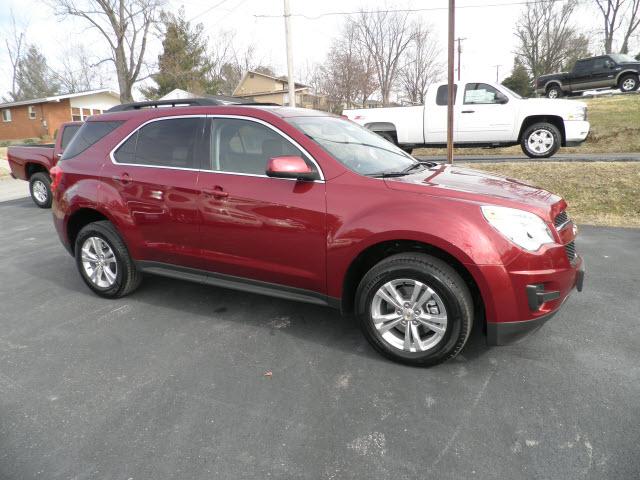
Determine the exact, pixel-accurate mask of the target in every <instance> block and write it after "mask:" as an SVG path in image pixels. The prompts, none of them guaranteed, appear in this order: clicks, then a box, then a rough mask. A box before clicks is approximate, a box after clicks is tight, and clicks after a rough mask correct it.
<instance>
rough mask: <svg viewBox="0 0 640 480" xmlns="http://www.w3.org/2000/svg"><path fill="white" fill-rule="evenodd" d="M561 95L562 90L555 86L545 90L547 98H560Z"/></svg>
mask: <svg viewBox="0 0 640 480" xmlns="http://www.w3.org/2000/svg"><path fill="white" fill-rule="evenodd" d="M563 95H564V94H563V92H562V89H561V88H560V87H559V86H557V85H552V86H550V87H549V88H547V98H551V99H555V98H561V97H562V96H563Z"/></svg>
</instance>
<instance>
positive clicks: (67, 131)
mask: <svg viewBox="0 0 640 480" xmlns="http://www.w3.org/2000/svg"><path fill="white" fill-rule="evenodd" d="M80 127H81V125H67V126H66V127H64V129H63V130H62V139H61V140H60V148H61V149H62V150H63V151H64V149H65V148H67V145H69V142H70V141H71V139H72V138H73V137H74V135H75V134H76V133H77V132H78V130H80Z"/></svg>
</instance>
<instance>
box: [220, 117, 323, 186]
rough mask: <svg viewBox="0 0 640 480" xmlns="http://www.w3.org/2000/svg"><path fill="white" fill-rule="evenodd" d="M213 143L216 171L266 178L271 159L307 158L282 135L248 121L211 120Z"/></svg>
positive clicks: (233, 119) (230, 119) (231, 119)
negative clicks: (284, 157) (285, 157)
mask: <svg viewBox="0 0 640 480" xmlns="http://www.w3.org/2000/svg"><path fill="white" fill-rule="evenodd" d="M210 141H211V166H210V168H211V169H212V170H215V171H221V172H229V173H247V174H251V175H265V172H266V169H267V163H268V162H269V159H270V158H273V157H282V156H296V157H302V158H305V156H304V154H303V153H302V152H301V151H300V149H299V148H297V147H296V146H295V145H293V144H292V143H291V142H289V141H288V140H287V139H286V138H284V137H283V136H282V135H280V134H279V133H277V132H275V131H273V130H272V129H270V128H268V127H266V126H264V125H261V124H259V123H257V122H252V121H249V120H241V119H236V118H214V119H212V121H211V137H210ZM307 163H309V162H307ZM309 165H310V166H311V167H312V168H314V169H315V166H313V165H311V164H309Z"/></svg>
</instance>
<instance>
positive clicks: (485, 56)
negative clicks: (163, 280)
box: [0, 0, 593, 95]
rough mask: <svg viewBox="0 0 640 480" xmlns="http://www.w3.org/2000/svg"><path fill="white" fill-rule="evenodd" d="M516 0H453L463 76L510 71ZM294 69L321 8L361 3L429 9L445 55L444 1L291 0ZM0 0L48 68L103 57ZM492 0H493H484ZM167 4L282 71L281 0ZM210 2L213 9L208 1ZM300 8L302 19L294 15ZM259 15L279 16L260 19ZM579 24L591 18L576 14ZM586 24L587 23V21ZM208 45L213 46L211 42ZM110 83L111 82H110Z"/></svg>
mask: <svg viewBox="0 0 640 480" xmlns="http://www.w3.org/2000/svg"><path fill="white" fill-rule="evenodd" d="M518 1H519V0H458V1H457V2H456V3H457V6H458V7H459V8H457V11H456V37H462V38H466V40H464V41H463V42H462V56H461V58H462V69H461V70H462V74H463V76H464V77H465V78H470V77H472V78H474V80H475V79H478V81H480V80H495V79H496V65H499V67H498V68H499V79H500V80H502V79H503V78H504V77H506V76H508V74H509V73H510V71H511V67H512V66H513V56H514V54H513V51H514V48H515V38H514V35H513V30H514V25H515V23H516V20H517V18H518V16H519V14H520V12H521V11H522V9H523V8H524V6H523V5H521V4H518ZM290 2H291V12H292V14H293V15H294V16H293V17H292V38H293V42H292V43H293V55H294V70H295V72H296V77H297V78H296V79H297V80H302V79H303V77H304V72H305V71H307V70H308V69H309V67H310V66H311V65H313V64H314V63H320V62H322V61H323V59H324V57H325V55H326V53H327V51H328V49H329V46H330V44H331V39H332V38H333V37H335V36H336V35H337V34H338V33H339V31H340V28H341V26H342V24H343V22H344V20H345V18H346V16H344V15H325V16H321V17H318V16H319V15H322V14H326V13H329V12H352V11H357V10H359V9H360V8H364V9H366V10H375V9H382V8H407V9H434V10H430V11H421V12H412V13H410V14H409V15H410V18H411V20H415V21H419V22H423V23H424V24H426V25H429V26H431V27H432V29H433V31H434V33H435V38H436V39H437V41H438V42H439V44H440V46H441V48H442V61H443V62H444V61H445V60H446V39H447V37H446V35H447V10H446V7H447V5H448V1H447V0H404V1H391V0H389V1H386V0H380V1H377V0H368V1H365V0H323V1H321V2H319V1H316V0H290ZM1 3H2V5H0V37H2V40H3V41H2V45H1V47H4V37H5V36H6V35H7V34H8V33H9V25H10V23H9V22H10V12H11V11H13V12H14V14H15V15H16V17H17V19H18V22H19V24H21V25H26V26H27V40H28V41H29V42H30V43H35V44H36V45H38V47H39V48H40V49H41V50H42V52H43V53H44V55H45V56H46V57H47V60H48V62H49V64H50V66H52V67H53V68H55V67H56V65H58V64H59V59H60V57H61V55H62V54H63V52H64V49H65V48H66V49H68V48H69V45H75V44H82V45H83V46H84V47H85V48H86V49H87V50H89V51H90V52H92V53H93V54H94V55H95V56H96V58H99V57H104V56H105V55H106V53H105V47H104V42H103V41H101V39H100V38H101V37H100V36H99V35H98V33H97V32H96V31H94V30H91V29H88V28H87V27H86V25H85V24H84V23H82V22H81V21H79V20H60V19H58V18H56V17H55V15H54V14H53V11H52V9H51V8H50V7H49V6H48V5H47V3H45V2H44V1H42V0H3V1H2V2H1ZM486 4H493V5H496V4H498V5H497V6H482V5H486ZM167 5H168V8H169V9H171V10H175V11H177V10H178V8H180V7H181V6H183V7H184V9H185V13H186V17H187V19H190V20H191V19H192V20H193V21H194V23H195V22H201V23H202V24H203V25H204V28H205V32H206V33H208V34H209V35H210V36H211V37H212V38H215V35H216V33H217V32H219V31H220V30H231V31H235V32H236V36H235V44H236V45H237V48H238V50H242V49H244V48H245V47H246V46H248V45H254V46H255V51H256V53H255V57H256V58H257V59H258V60H260V62H261V63H262V64H266V65H271V66H273V67H274V68H275V71H276V73H277V74H285V73H286V52H285V38H284V20H283V18H282V17H281V16H279V15H281V14H282V12H283V2H282V0H182V1H179V0H168V4H167ZM212 7H215V8H212ZM296 14H304V15H306V16H307V17H318V18H306V17H301V16H295V15H296ZM261 15H277V17H275V18H265V17H261ZM581 16H582V17H585V18H583V23H585V20H586V22H587V23H590V22H591V21H592V20H593V19H592V18H586V16H585V15H583V14H582V15H581ZM589 28H592V27H589ZM212 46H213V45H212ZM160 51H161V45H160V42H159V40H154V41H152V43H151V45H150V47H149V52H150V55H149V58H152V59H154V60H155V59H156V58H157V55H158V53H159V52H160ZM8 67H9V62H8V57H7V54H6V49H4V48H3V49H2V51H1V52H0V95H3V94H4V93H5V92H7V90H8V89H9V87H10V78H9V74H8V71H9V69H8ZM113 86H116V85H113Z"/></svg>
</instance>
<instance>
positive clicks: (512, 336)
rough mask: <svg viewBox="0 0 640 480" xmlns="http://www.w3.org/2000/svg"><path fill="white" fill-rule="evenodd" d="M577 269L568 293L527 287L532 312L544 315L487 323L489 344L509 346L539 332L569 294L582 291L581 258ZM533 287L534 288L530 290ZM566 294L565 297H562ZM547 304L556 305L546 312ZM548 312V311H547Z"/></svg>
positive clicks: (539, 285)
mask: <svg viewBox="0 0 640 480" xmlns="http://www.w3.org/2000/svg"><path fill="white" fill-rule="evenodd" d="M576 266H577V269H576V271H575V275H574V276H573V285H572V286H571V287H570V288H569V289H568V291H567V292H566V293H564V292H562V291H561V290H549V289H546V290H545V287H544V284H530V285H527V286H526V288H525V291H526V293H527V297H528V298H527V299H528V307H529V309H531V310H542V311H543V312H544V313H542V314H540V315H538V316H536V317H534V318H532V319H529V320H521V321H515V322H499V323H487V343H488V344H489V345H509V344H512V343H515V342H517V341H519V340H521V339H523V338H524V337H526V336H528V335H529V334H531V333H533V332H535V331H537V330H538V329H539V328H540V327H542V325H544V324H545V323H546V322H547V321H548V320H549V319H551V318H552V317H554V316H555V315H556V314H557V313H558V312H559V311H560V309H561V308H562V306H563V305H564V302H565V301H566V299H567V298H569V294H570V293H571V291H573V289H574V288H575V289H576V290H578V292H581V291H582V286H583V283H584V275H585V264H584V260H583V259H582V258H581V257H578V260H577V262H576ZM530 287H533V288H530ZM536 287H537V288H536ZM563 293H564V296H562V295H563ZM547 303H550V304H552V305H553V304H556V306H555V307H553V308H551V309H549V310H546V309H545V306H546V305H547ZM545 310H546V311H545Z"/></svg>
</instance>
